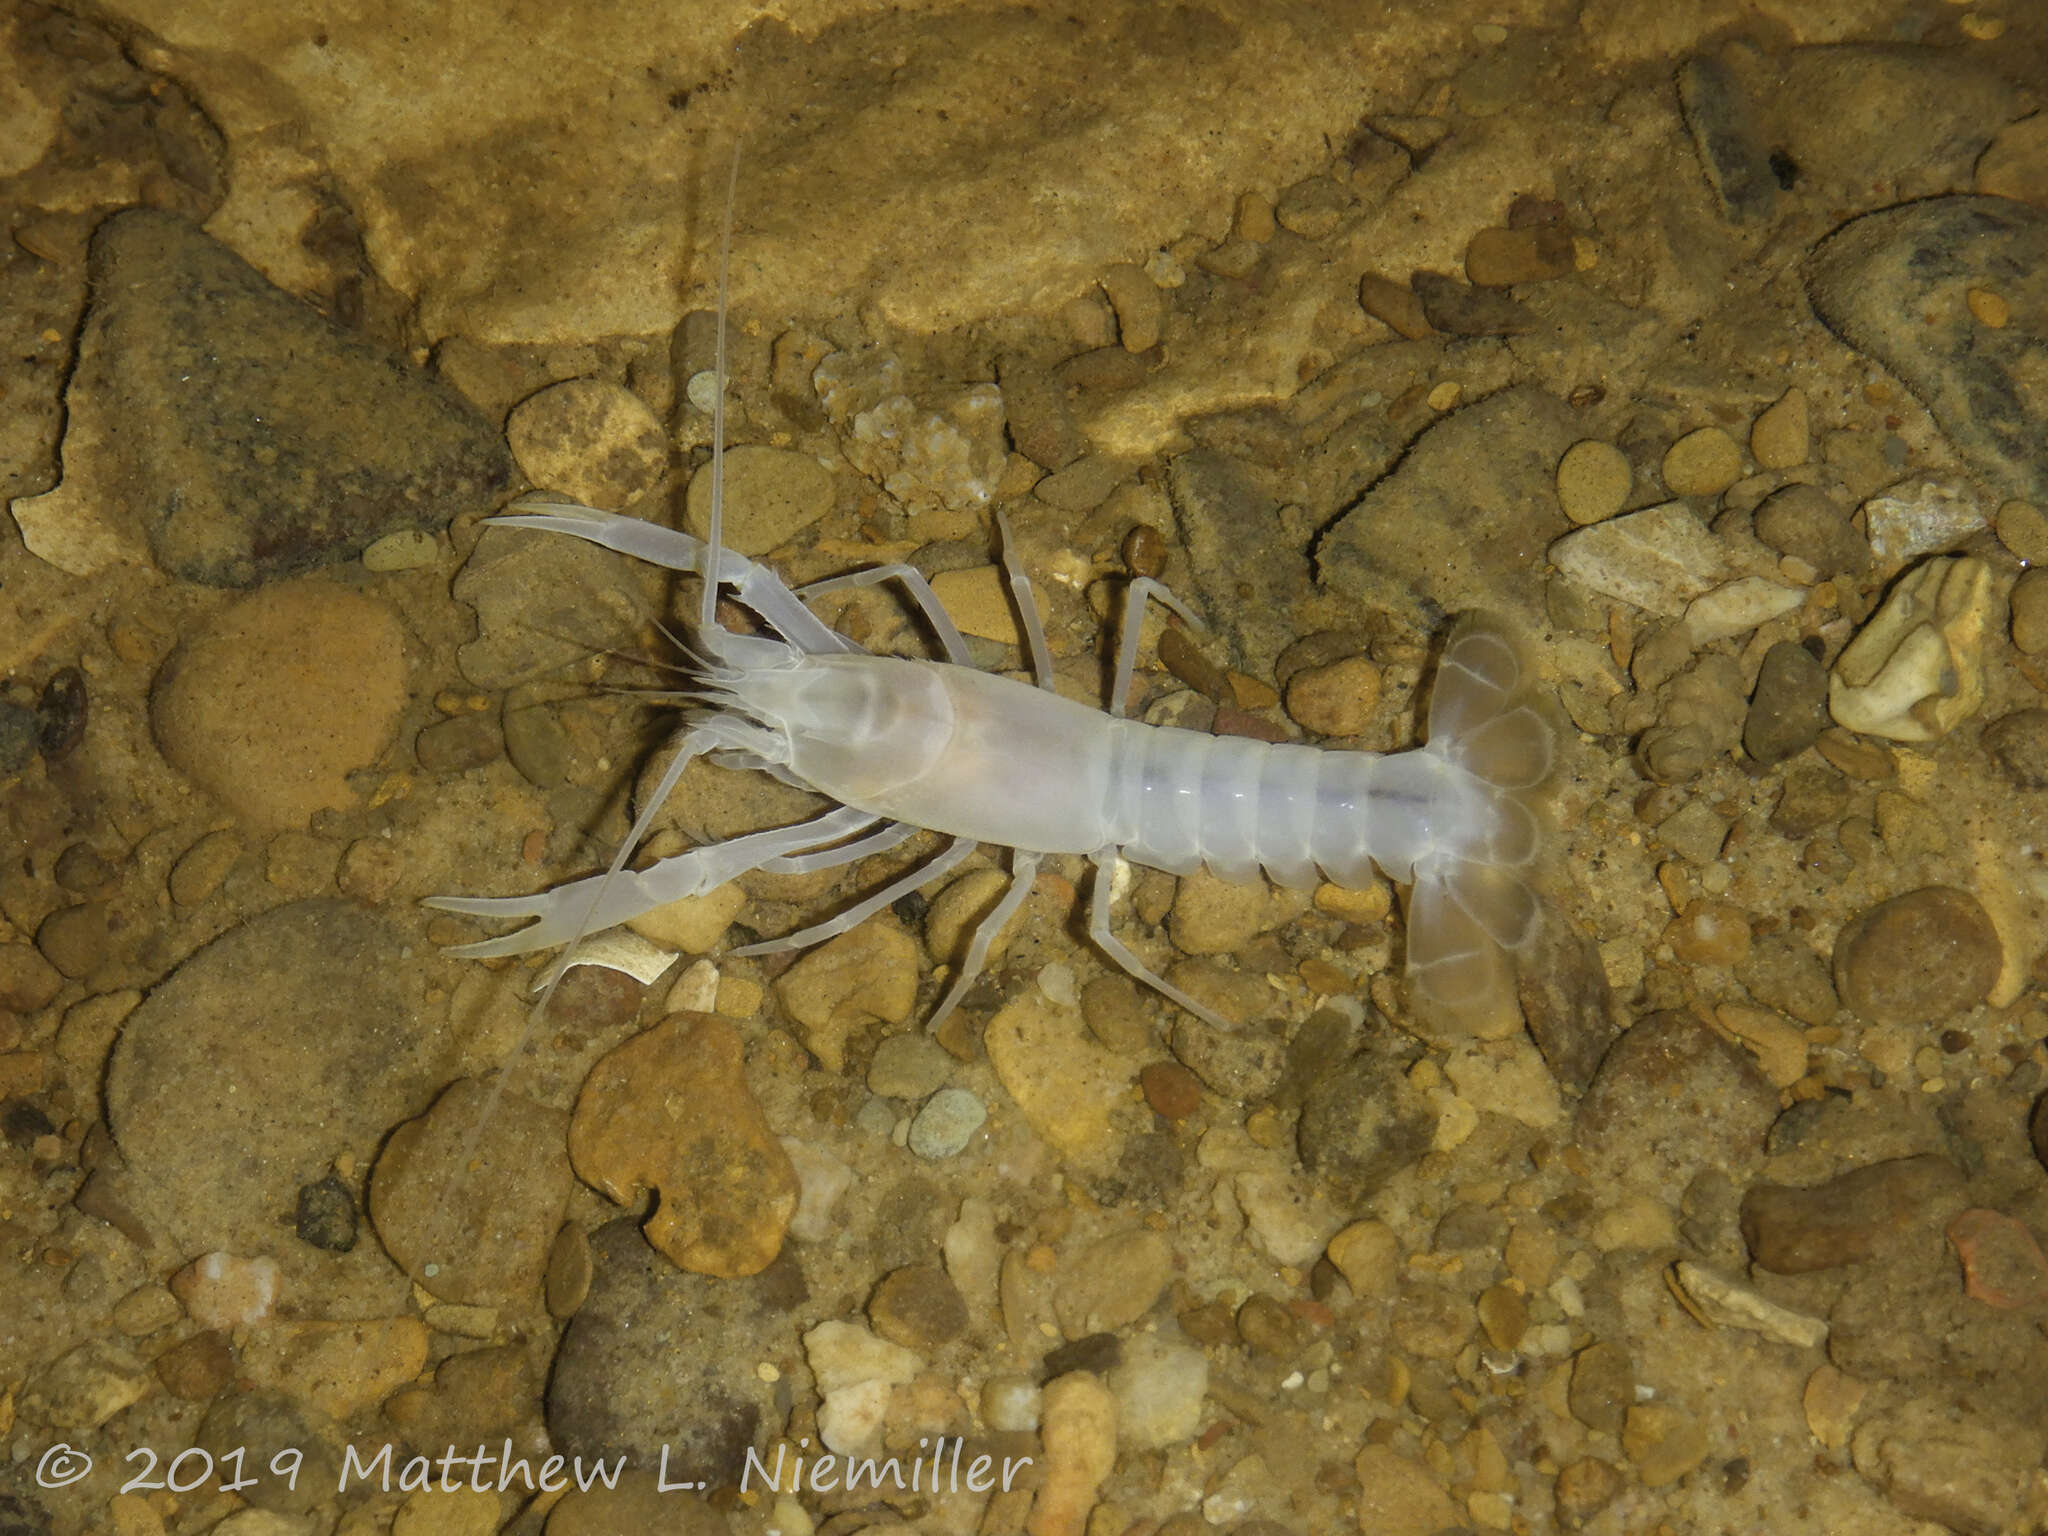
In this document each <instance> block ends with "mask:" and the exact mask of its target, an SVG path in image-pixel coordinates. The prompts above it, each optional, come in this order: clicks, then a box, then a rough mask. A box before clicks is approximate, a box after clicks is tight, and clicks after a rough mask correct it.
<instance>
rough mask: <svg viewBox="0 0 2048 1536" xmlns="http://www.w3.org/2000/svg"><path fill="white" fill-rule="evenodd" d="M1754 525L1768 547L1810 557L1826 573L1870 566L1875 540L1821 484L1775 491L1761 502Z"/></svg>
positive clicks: (1851, 571)
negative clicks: (1868, 537) (1865, 534)
mask: <svg viewBox="0 0 2048 1536" xmlns="http://www.w3.org/2000/svg"><path fill="white" fill-rule="evenodd" d="M1751 526H1752V527H1753V528H1754V529H1755V531H1756V536H1757V538H1758V539H1759V540H1761V541H1762V542H1763V543H1764V544H1765V545H1766V546H1768V547H1769V548H1771V549H1774V550H1776V551H1777V552H1778V553H1779V554H1781V555H1790V556H1791V557H1792V558H1793V559H1795V560H1803V561H1805V562H1806V563H1807V564H1808V565H1810V566H1812V567H1813V568H1814V570H1815V571H1816V572H1818V573H1819V574H1820V575H1823V576H1833V575H1852V576H1853V575H1858V574H1860V573H1862V572H1864V571H1867V570H1869V569H1870V545H1869V544H1868V543H1867V542H1865V540H1864V537H1863V535H1862V534H1860V533H1858V532H1857V531H1856V529H1855V527H1854V525H1853V524H1851V523H1850V521H1849V520H1848V518H1846V517H1844V516H1843V515H1842V512H1841V509H1840V508H1838V507H1837V506H1836V505H1835V504H1834V502H1832V501H1831V500H1829V499H1828V496H1827V493H1826V492H1824V491H1822V490H1821V489H1820V488H1819V487H1818V486H1812V485H1788V486H1785V487H1783V488H1782V489H1780V490H1776V491H1773V492H1772V493H1771V494H1770V495H1768V496H1766V497H1765V498H1764V499H1763V501H1762V502H1760V503H1759V504H1758V506H1757V509H1756V512H1755V514H1754V515H1753V517H1752V519H1751Z"/></svg>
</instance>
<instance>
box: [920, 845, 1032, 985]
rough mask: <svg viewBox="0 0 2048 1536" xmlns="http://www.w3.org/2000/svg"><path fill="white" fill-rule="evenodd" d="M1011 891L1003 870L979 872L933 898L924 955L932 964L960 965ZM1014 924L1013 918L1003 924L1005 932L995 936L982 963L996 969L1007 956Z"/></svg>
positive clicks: (926, 925) (926, 927) (960, 880)
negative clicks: (980, 929)
mask: <svg viewBox="0 0 2048 1536" xmlns="http://www.w3.org/2000/svg"><path fill="white" fill-rule="evenodd" d="M1009 888H1010V877H1009V875H1007V874H1006V873H1004V872H1003V871H1002V870H1000V869H977V870H971V871H969V872H968V873H967V874H964V875H962V876H961V877H960V878H959V879H957V880H955V881H954V882H953V883H952V884H950V885H948V886H947V887H946V888H945V889H944V890H943V891H941V892H939V894H938V895H937V896H935V897H933V898H932V904H931V906H930V907H929V908H927V909H926V911H925V917H924V947H925V953H926V954H928V955H930V956H931V958H932V963H933V964H935V965H953V964H957V963H959V961H960V960H961V959H962V958H963V957H964V956H965V955H966V953H967V946H968V945H969V944H970V943H971V942H973V935H974V930H975V929H976V928H978V927H979V926H980V925H981V920H982V919H983V918H985V917H986V916H988V914H989V913H990V912H992V911H994V910H995V906H996V903H997V902H999V901H1001V900H1002V898H1003V893H1004V892H1005V891H1007V890H1009ZM1020 910H1021V909H1020ZM1015 922H1016V918H1015V917H1014V916H1012V918H1011V919H1010V921H1009V922H1006V923H1004V924H1003V927H1002V931H1001V932H999V933H997V934H996V935H995V938H994V940H993V941H992V942H991V943H990V945H989V950H988V954H987V955H986V956H985V957H984V959H983V963H984V964H985V965H988V966H991V967H993V966H995V965H997V964H999V963H1000V962H1001V960H1002V958H1003V956H1004V954H1006V953H1007V952H1008V948H1009V944H1008V940H1009V935H1010V929H1011V928H1012V927H1013V926H1014V925H1015Z"/></svg>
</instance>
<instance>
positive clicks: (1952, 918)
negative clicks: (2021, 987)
mask: <svg viewBox="0 0 2048 1536" xmlns="http://www.w3.org/2000/svg"><path fill="white" fill-rule="evenodd" d="M2004 958H2005V956H2004V948H2003V946H2002V945H2001V944H2000V942H1999V938H1998V930H1997V929H1996V928H1994V927H1993V926H1992V924H1991V919H1990V917H1989V916H1988V915H1986V913H1985V911H1984V908H1983V907H1982V906H1980V905H1979V904H1978V902H1977V899H1976V898H1975V897H1974V896H1972V895H1970V894H1969V893H1968V892H1967V891H1959V890H1956V889H1955V888H1954V887H1952V886H1946V885H1930V886H1925V887H1923V888H1922V889H1920V890H1917V891H1908V892H1907V893H1906V894H1905V895H1903V896H1894V897H1893V898H1892V899H1891V900H1890V901H1881V902H1879V903H1878V904H1877V905H1876V906H1874V907H1870V908H1868V909H1867V910H1865V911H1863V912H1861V913H1859V914H1858V915H1857V916H1856V917H1855V918H1854V919H1853V920H1852V921H1850V922H1849V924H1848V925H1847V926H1845V927H1844V928H1843V929H1842V932H1841V934H1840V935H1839V937H1837V939H1836V940H1835V990H1836V991H1837V992H1838V993H1840V995H1841V999H1842V1002H1843V1004H1844V1005H1845V1006H1846V1007H1848V1008H1849V1009H1850V1010H1851V1011H1852V1012H1854V1013H1856V1014H1858V1015H1859V1016H1861V1017H1863V1018H1866V1019H1869V1020H1871V1021H1872V1022H1873V1023H1878V1024H1927V1023H1934V1022H1937V1021H1940V1020H1942V1019H1946V1018H1947V1017H1949V1016H1950V1015H1952V1014H1956V1013H1960V1012H1962V1011H1963V1010H1964V1009H1966V1008H1969V1007H1972V1006H1973V1005H1975V1004H1977V1003H1979V1002H1982V1001H1983V1000H1984V998H1985V996H1986V995H1987V994H1988V993H1989V992H1990V991H1991V987H1992V983H1994V982H1995V981H1997V979H1998V972H1999V968H2000V967H2001V966H2002V965H2003V964H2004Z"/></svg>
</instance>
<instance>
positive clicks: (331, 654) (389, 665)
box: [150, 581, 406, 832]
mask: <svg viewBox="0 0 2048 1536" xmlns="http://www.w3.org/2000/svg"><path fill="white" fill-rule="evenodd" d="M405 695H406V666H405V651H404V644H403V636H402V633H401V627H400V625H399V621H398V615H397V614H396V613H395V612H394V611H393V610H392V609H391V608H389V607H388V606H386V605H385V604H383V603H381V602H378V601H376V600H375V599H373V598H368V597H364V596H362V595H360V594H359V593H355V592H351V591H349V590H347V589H346V588H343V587H338V586H334V585H332V584H330V583H327V582H318V581H295V582H287V583H284V584H282V585H279V586H272V587H266V588H264V589H262V590H261V591H259V592H257V593H255V594H254V595H253V596H250V597H247V598H244V599H243V600H242V601H241V602H239V603H237V604H235V605H234V606H233V607H231V608H228V609H226V610H225V611H223V612H221V613H217V614H215V615H214V616H213V618H212V619H210V620H209V621H208V622H207V623H206V624H205V625H204V626H203V627H202V628H201V629H200V630H198V631H197V632H196V633H194V634H193V635H191V636H189V637H188V638H187V639H186V640H185V641H184V643H183V644H181V645H180V646H179V648H178V649H177V651H176V652H174V653H173V654H172V656H171V658H170V660H169V661H167V662H166V663H165V664H164V669H163V671H162V672H161V673H160V674H159V675H158V677H157V680H156V686H155V689H154V690H153V692H152V694H151V697H150V723H151V725H152V727H153V728H154V730H155V734H156V740H157V744H158V745H159V746H160V747H161V748H162V750H163V753H164V756H165V757H166V758H168V759H169V760H170V762H171V764H172V766H173V767H175V768H177V769H178V770H179V771H180V772H181V773H183V774H184V775H185V776H186V777H187V778H188V779H190V780H192V782H193V783H195V784H197V785H199V787H200V788H202V789H204V790H206V791H208V792H209V793H210V794H212V795H213V796H214V797H215V798H216V799H218V800H219V801H221V803H222V804H224V805H226V806H228V807H229V808H230V809H231V810H233V811H234V812H235V814H236V815H237V816H238V817H240V818H241V819H242V821H243V822H244V823H246V824H247V825H248V826H249V827H251V828H253V829H255V830H259V831H265V832H269V831H281V830H284V829H286V828H295V827H296V828H302V827H304V826H305V825H306V823H307V822H308V821H309V820H310V819H311V817H312V815H313V813H314V812H315V811H320V810H349V809H352V808H353V807H354V805H355V803H356V796H355V792H354V791H353V790H352V789H351V788H350V787H349V785H348V781H347V776H348V775H349V774H351V773H353V772H355V771H357V770H358V769H361V768H366V767H368V766H369V765H370V764H372V763H374V762H375V761H376V760H377V759H378V757H379V756H380V755H382V753H383V751H384V748H385V746H386V744H387V743H388V742H389V741H390V740H391V736H392V733H393V731H394V729H395V727H396V725H397V720H398V714H399V711H400V710H401V709H402V708H403V706H404V703H405Z"/></svg>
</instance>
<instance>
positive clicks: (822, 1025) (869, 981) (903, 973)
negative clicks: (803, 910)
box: [775, 917, 918, 1072]
mask: <svg viewBox="0 0 2048 1536" xmlns="http://www.w3.org/2000/svg"><path fill="white" fill-rule="evenodd" d="M917 976H918V971H917V943H916V941H915V940H913V939H912V938H911V937H910V935H909V934H908V933H905V932H904V931H903V929H902V927H901V926H899V925H898V924H896V923H895V922H893V921H891V920H889V919H888V918H885V917H882V918H870V919H869V920H868V921H867V922H865V923H862V924H861V925H860V926H859V927H858V928H855V929H853V930H851V931H850V932H847V933H842V934H840V935H839V937H837V938H836V939H833V940H831V941H829V942H828V943H825V944H822V945H820V946H819V947H818V948H816V949H814V950H812V951H810V952H809V953H808V954H806V955H804V956H803V957H802V958H801V959H799V960H798V961H797V962H796V964H794V965H792V966H791V967H790V968H789V969H788V970H786V971H784V972H783V973H782V975H781V976H779V977H778V978H776V981H775V995H776V996H777V997H779V998H780V999H781V1000H782V1006H783V1008H784V1009H785V1010H786V1011H787V1012H788V1014H789V1016H790V1018H791V1019H792V1020H794V1021H795V1022H796V1024H797V1026H798V1027H799V1028H800V1029H801V1030H802V1031H803V1041H804V1044H805V1045H806V1046H807V1047H809V1049H810V1051H811V1053H812V1054H813V1055H815V1056H816V1057H817V1058H818V1060H819V1061H820V1062H822V1063H823V1064H824V1067H825V1070H826V1071H828V1072H839V1071H841V1070H843V1069H844V1067H845V1065H846V1039H847V1036H848V1035H849V1034H851V1033H852V1032H853V1031H854V1030H856V1029H860V1028H865V1027H869V1026H872V1025H874V1024H876V1023H882V1024H901V1023H902V1022H903V1021H904V1020H905V1019H907V1018H909V1017H910V1010H911V1009H912V1008H913V1007H914V1006H916V1003H917Z"/></svg>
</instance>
